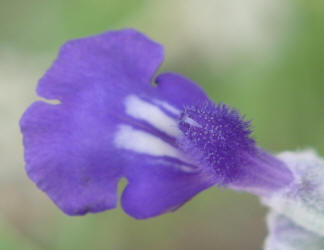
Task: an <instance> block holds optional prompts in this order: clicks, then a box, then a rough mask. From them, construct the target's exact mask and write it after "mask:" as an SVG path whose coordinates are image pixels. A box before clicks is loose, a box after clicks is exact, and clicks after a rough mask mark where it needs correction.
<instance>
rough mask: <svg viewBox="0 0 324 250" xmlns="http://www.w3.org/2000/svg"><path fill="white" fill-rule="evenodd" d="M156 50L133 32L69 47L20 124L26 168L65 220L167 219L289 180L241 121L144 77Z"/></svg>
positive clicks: (176, 81)
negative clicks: (104, 214) (107, 215)
mask: <svg viewBox="0 0 324 250" xmlns="http://www.w3.org/2000/svg"><path fill="white" fill-rule="evenodd" d="M162 60H163V49H162V47H161V46H160V45H159V44H157V43H155V42H153V41H151V40H150V39H148V38H147V37H145V36H144V35H143V34H141V33H139V32H137V31H135V30H121V31H110V32H106V33H103V34H100V35H97V36H92V37H88V38H82V39H77V40H73V41H69V42H67V43H66V44H65V45H64V46H63V47H62V48H61V50H60V52H59V55H58V58H57V59H56V60H55V62H54V63H53V65H52V66H51V68H50V69H49V70H48V71H47V72H46V74H45V75H44V76H43V77H42V78H41V80H40V81H39V85H38V88H37V93H38V95H39V96H41V97H44V98H46V99H48V100H51V99H56V100H59V102H60V103H59V104H56V105H54V104H50V103H46V102H44V101H38V102H35V103H34V104H32V105H31V107H29V109H28V110H27V111H26V112H25V114H24V115H23V117H22V119H21V123H20V124H21V130H22V133H23V135H24V145H25V161H26V170H27V173H28V175H29V177H30V178H31V179H32V180H33V181H34V182H35V183H36V184H37V186H38V187H39V188H40V189H41V190H43V191H44V192H46V193H47V195H48V196H49V197H50V198H51V199H52V200H53V201H54V202H55V203H56V205H57V206H59V207H60V208H61V209H62V210H63V211H64V212H65V213H67V214H69V215H81V214H85V213H87V212H99V211H103V210H106V209H112V208H115V206H116V203H117V184H118V182H119V181H120V179H121V178H123V177H124V178H126V179H127V182H128V184H127V187H126V188H125V190H124V191H123V193H122V197H121V205H122V207H123V209H124V210H125V211H126V213H128V214H129V215H131V216H133V217H135V218H148V217H152V216H157V215H159V214H162V213H166V212H169V211H173V210H175V209H177V208H178V207H179V206H181V205H182V204H183V203H185V202H186V201H188V200H190V199H191V198H192V197H193V196H194V195H196V194H197V193H199V192H201V191H202V190H204V189H206V188H209V187H211V186H213V185H215V184H216V185H218V186H223V187H228V188H232V189H236V190H243V191H249V192H252V193H255V194H258V195H266V196H267V195H271V194H272V193H273V192H274V191H276V190H278V189H280V188H282V187H284V186H285V185H286V184H288V183H289V182H290V181H291V179H292V175H291V173H290V171H289V170H288V169H287V168H286V166H285V165H284V164H283V163H282V162H281V161H279V160H277V159H276V158H274V157H272V156H271V155H269V154H268V153H266V152H264V151H262V150H261V149H260V148H258V147H257V146H256V145H255V143H254V141H253V139H251V138H250V133H251V131H250V128H249V123H248V122H246V121H244V120H243V119H242V118H241V117H240V115H239V113H238V112H237V111H235V110H233V109H231V108H229V107H228V106H226V105H223V104H219V105H215V104H214V103H213V102H212V101H211V100H210V99H209V98H208V97H207V95H206V94H205V93H204V92H203V91H202V90H201V89H200V88H199V87H198V86H197V85H196V84H195V83H193V82H191V81H190V80H188V79H186V78H184V77H182V76H179V75H177V74H174V73H164V74H161V75H159V76H157V78H156V79H155V84H154V85H152V84H151V82H152V79H153V76H154V74H155V73H156V71H157V69H158V67H159V65H160V64H161V63H162Z"/></svg>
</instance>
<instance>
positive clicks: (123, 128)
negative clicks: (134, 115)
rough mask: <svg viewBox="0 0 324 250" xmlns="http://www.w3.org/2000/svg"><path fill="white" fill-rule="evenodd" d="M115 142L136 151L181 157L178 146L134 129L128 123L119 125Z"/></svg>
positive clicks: (119, 145)
mask: <svg viewBox="0 0 324 250" xmlns="http://www.w3.org/2000/svg"><path fill="white" fill-rule="evenodd" d="M114 143H115V145H116V147H118V148H123V149H127V150H132V151H134V152H136V153H142V154H149V155H152V156H170V157H176V158H179V151H178V150H177V149H176V148H174V147H172V146H171V145H169V144H168V143H166V142H164V141H163V140H161V139H160V138H159V137H155V136H153V135H152V134H149V133H146V132H144V131H141V130H137V129H133V128H132V127H131V126H128V125H120V126H119V128H118V131H117V134H116V135H115V140H114Z"/></svg>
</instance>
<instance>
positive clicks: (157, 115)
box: [125, 95, 180, 136]
mask: <svg viewBox="0 0 324 250" xmlns="http://www.w3.org/2000/svg"><path fill="white" fill-rule="evenodd" d="M125 105H126V113H127V114H128V115H130V116H132V117H134V118H137V119H141V120H144V121H146V122H148V123H150V124H151V125H152V126H154V127H155V128H157V129H159V130H161V131H163V132H164V133H166V134H168V135H171V136H178V135H179V133H180V131H179V129H178V125H177V122H176V121H175V120H174V119H172V118H171V117H169V116H168V115H167V114H165V113H164V112H163V111H162V110H161V109H160V108H159V107H157V106H155V105H153V104H151V103H148V102H145V101H143V100H141V99H140V98H138V97H137V96H135V95H129V96H127V97H126V99H125Z"/></svg>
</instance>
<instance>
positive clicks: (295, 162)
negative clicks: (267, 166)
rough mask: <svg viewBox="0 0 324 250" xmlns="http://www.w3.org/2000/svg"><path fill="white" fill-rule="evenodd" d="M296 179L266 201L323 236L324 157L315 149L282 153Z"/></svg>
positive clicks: (302, 225)
mask: <svg viewBox="0 0 324 250" xmlns="http://www.w3.org/2000/svg"><path fill="white" fill-rule="evenodd" d="M278 157H279V158H280V159H281V160H282V161H283V162H285V163H286V165H287V166H288V167H289V169H290V170H291V172H292V173H293V175H294V181H293V182H291V183H290V184H289V185H287V186H286V187H285V188H283V189H281V190H280V191H278V192H276V195H273V196H271V197H263V199H262V200H263V203H264V204H265V205H267V206H268V207H270V208H271V209H272V210H274V211H276V212H277V213H280V214H282V215H284V216H286V217H287V218H289V219H290V220H291V221H293V222H294V223H296V224H297V225H300V226H301V227H303V228H305V229H306V230H308V231H311V232H314V233H315V234H318V235H321V236H322V237H324V202H323V201H324V181H323V180H324V159H323V158H321V157H320V156H318V154H317V153H316V152H315V151H313V150H304V151H299V152H283V153H281V154H280V155H279V156H278Z"/></svg>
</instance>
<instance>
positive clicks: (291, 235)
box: [264, 212, 324, 250]
mask: <svg viewBox="0 0 324 250" xmlns="http://www.w3.org/2000/svg"><path fill="white" fill-rule="evenodd" d="M267 224H268V231H269V234H268V236H267V239H266V241H265V245H264V250H323V249H324V237H323V236H322V235H319V234H316V233H314V232H312V231H309V230H307V229H306V228H304V227H302V226H300V225H298V224H296V223H295V222H294V221H292V220H290V218H288V217H286V216H284V215H281V214H277V213H276V212H271V213H270V214H269V215H268V218H267Z"/></svg>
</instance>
